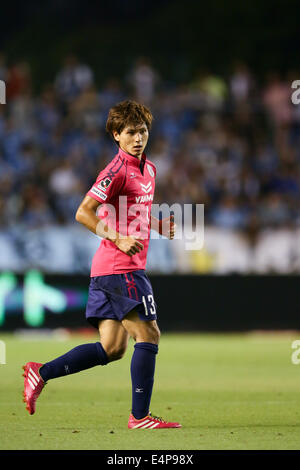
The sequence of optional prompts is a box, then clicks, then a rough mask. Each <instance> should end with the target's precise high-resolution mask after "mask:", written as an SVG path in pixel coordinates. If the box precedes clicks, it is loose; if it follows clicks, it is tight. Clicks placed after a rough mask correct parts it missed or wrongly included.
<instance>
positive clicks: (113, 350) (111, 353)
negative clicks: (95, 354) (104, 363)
mask: <svg viewBox="0 0 300 470" xmlns="http://www.w3.org/2000/svg"><path fill="white" fill-rule="evenodd" d="M104 349H105V351H106V354H107V357H108V360H109V362H113V361H118V360H119V359H122V357H123V356H124V354H125V352H126V346H125V345H120V346H119V345H112V346H106V348H104Z"/></svg>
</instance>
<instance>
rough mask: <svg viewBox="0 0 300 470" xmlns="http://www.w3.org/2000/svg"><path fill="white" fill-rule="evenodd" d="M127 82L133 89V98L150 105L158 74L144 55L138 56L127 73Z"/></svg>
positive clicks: (157, 81)
mask: <svg viewBox="0 0 300 470" xmlns="http://www.w3.org/2000/svg"><path fill="white" fill-rule="evenodd" d="M128 83H129V85H130V87H131V88H132V90H133V98H134V99H135V100H136V101H138V102H139V103H143V104H145V105H146V106H149V105H151V103H152V101H153V99H154V93H155V91H156V88H157V86H158V83H159V76H158V73H157V72H156V70H155V69H154V68H153V66H152V65H151V62H150V60H149V59H147V58H146V57H139V58H138V59H137V60H136V62H135V65H134V67H133V69H132V70H131V72H130V73H129V76H128Z"/></svg>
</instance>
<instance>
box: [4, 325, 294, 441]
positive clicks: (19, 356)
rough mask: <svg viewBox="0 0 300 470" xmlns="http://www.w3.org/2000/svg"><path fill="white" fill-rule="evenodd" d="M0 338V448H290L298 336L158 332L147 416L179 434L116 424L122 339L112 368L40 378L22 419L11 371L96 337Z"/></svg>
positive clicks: (127, 396)
mask: <svg viewBox="0 0 300 470" xmlns="http://www.w3.org/2000/svg"><path fill="white" fill-rule="evenodd" d="M0 339H1V340H3V341H5V343H6V354H7V358H6V362H7V364H5V365H0V383H1V387H0V436H1V439H0V449H51V450H52V449H107V450H108V449H114V450H116V449H119V450H123V449H130V450H132V449H138V450H141V449H156V450H160V449H169V450H173V449H174V450H175V449H199V450H200V449H210V450H213V449H250V450H252V449H300V400H299V392H300V364H299V365H293V364H292V362H291V354H292V351H293V350H292V349H291V343H292V341H293V340H294V339H300V333H299V334H298V336H297V334H296V333H294V334H293V333H291V334H289V335H276V334H275V335H272V334H271V335H270V334H268V335H264V334H260V335H246V334H245V335H205V334H181V335H179V334H178V335H175V334H174V335H173V334H172V335H171V334H164V335H162V338H161V343H160V348H159V355H158V356H157V368H156V378H155V385H154V391H153V396H152V404H151V410H152V413H153V414H156V415H160V416H162V417H163V418H165V419H169V420H178V421H180V422H181V423H182V428H181V429H168V430H139V431H134V430H128V429H127V427H126V426H127V419H128V416H129V411H130V400H131V389H130V387H131V384H130V374H129V368H130V359H131V354H132V351H133V343H132V342H130V344H129V348H128V350H127V353H126V355H125V357H124V358H123V359H122V360H121V361H118V362H114V363H112V364H109V365H108V366H105V367H101V366H100V367H96V368H94V369H90V370H87V371H84V372H81V373H79V374H75V375H71V376H67V377H64V378H60V379H56V380H53V381H50V382H49V383H48V385H47V386H46V388H45V389H44V391H43V393H42V394H41V396H40V398H39V399H38V402H37V412H36V414H35V415H33V416H29V414H28V412H27V411H26V410H25V405H24V404H23V403H22V396H21V394H22V390H23V378H22V376H21V374H22V370H21V365H22V364H24V363H25V362H27V361H30V360H34V361H39V362H45V361H47V360H50V359H52V358H54V357H56V356H58V355H60V354H63V353H64V352H66V351H67V350H69V349H71V348H72V347H74V346H76V345H78V344H81V343H86V342H91V341H94V340H95V341H96V340H97V337H96V336H95V337H88V338H87V337H80V336H72V338H71V339H68V340H66V341H58V340H55V339H44V340H41V339H38V340H28V339H20V338H16V337H15V336H12V335H4V334H1V333H0Z"/></svg>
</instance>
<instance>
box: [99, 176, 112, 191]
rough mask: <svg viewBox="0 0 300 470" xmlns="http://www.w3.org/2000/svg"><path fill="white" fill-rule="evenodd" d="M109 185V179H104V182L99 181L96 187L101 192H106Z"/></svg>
mask: <svg viewBox="0 0 300 470" xmlns="http://www.w3.org/2000/svg"><path fill="white" fill-rule="evenodd" d="M110 183H111V179H110V178H105V179H104V180H101V181H100V183H99V184H98V185H97V187H98V188H99V189H102V191H106V189H107V188H108V186H109V185H110Z"/></svg>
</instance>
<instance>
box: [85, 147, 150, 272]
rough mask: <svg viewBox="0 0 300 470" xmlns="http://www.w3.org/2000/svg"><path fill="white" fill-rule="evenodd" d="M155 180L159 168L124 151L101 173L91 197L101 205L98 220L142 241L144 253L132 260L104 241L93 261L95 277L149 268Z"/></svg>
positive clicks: (134, 256)
mask: <svg viewBox="0 0 300 470" xmlns="http://www.w3.org/2000/svg"><path fill="white" fill-rule="evenodd" d="M155 176H156V168H155V165H154V164H153V163H152V162H150V161H149V160H148V159H147V158H146V155H145V154H143V155H142V158H141V160H140V159H139V158H137V157H134V156H132V155H129V154H127V153H126V152H124V151H123V150H122V149H119V152H118V154H117V155H116V156H115V157H114V158H113V160H112V161H111V162H110V163H109V164H108V165H107V166H106V168H104V170H102V171H101V172H100V173H99V175H98V177H97V180H96V182H95V183H94V184H93V186H92V187H91V189H90V190H89V191H88V193H87V195H88V196H90V197H92V198H93V199H96V200H97V201H98V202H100V203H101V206H99V210H98V212H97V216H98V217H99V218H100V219H102V220H103V221H105V223H107V224H108V225H109V226H111V227H113V228H114V229H115V230H116V231H117V232H118V233H120V234H121V235H125V236H128V235H131V236H134V237H135V238H139V239H141V243H142V244H143V245H144V249H143V250H141V251H140V252H139V253H136V254H135V255H133V256H129V255H127V254H126V253H123V252H122V251H121V250H119V248H117V246H116V245H115V244H114V243H113V242H111V241H109V240H106V239H102V241H101V243H100V246H99V248H98V250H97V251H96V253H95V255H94V258H93V261H92V268H91V277H95V276H105V275H109V274H121V273H126V272H130V271H135V270H139V269H145V268H146V262H147V252H148V246H149V238H150V214H151V206H152V202H153V197H154V189H155Z"/></svg>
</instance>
